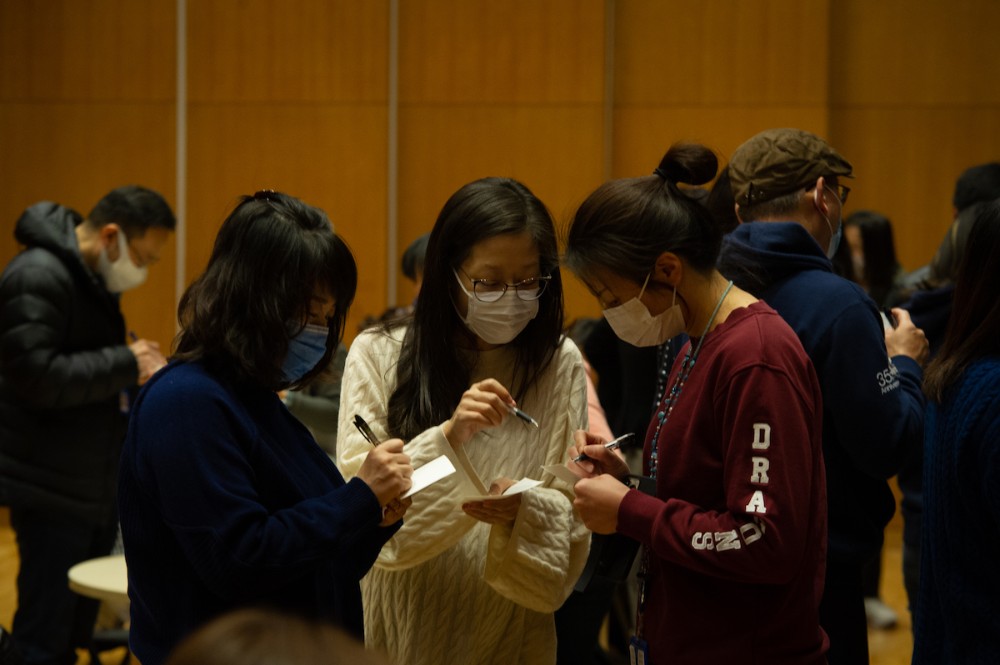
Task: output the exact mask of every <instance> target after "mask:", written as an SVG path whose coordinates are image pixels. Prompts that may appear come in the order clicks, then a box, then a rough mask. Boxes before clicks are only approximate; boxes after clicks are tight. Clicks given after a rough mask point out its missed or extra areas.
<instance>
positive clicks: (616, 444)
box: [573, 432, 635, 462]
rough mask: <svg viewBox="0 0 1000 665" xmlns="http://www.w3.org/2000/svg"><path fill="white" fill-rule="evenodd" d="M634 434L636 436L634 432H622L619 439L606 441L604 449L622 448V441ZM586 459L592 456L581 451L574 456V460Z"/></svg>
mask: <svg viewBox="0 0 1000 665" xmlns="http://www.w3.org/2000/svg"><path fill="white" fill-rule="evenodd" d="M633 436H635V434H633V433H632V432H629V433H628V434H622V435H621V436H620V437H618V438H617V439H612V440H611V441H608V442H607V443H605V444H604V449H605V450H615V449H616V448H620V447H621V445H622V442H623V441H625V439H628V438H630V437H633ZM585 459H590V458H589V457H587V456H586V455H585V454H583V453H580V454H579V455H577V456H576V457H574V458H573V461H574V462H582V461H583V460H585Z"/></svg>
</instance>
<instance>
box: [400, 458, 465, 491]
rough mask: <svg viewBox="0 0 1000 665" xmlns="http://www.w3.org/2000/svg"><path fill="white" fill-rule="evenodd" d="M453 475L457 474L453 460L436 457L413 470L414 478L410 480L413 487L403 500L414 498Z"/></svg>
mask: <svg viewBox="0 0 1000 665" xmlns="http://www.w3.org/2000/svg"><path fill="white" fill-rule="evenodd" d="M453 473H455V465H454V464H452V463H451V460H450V459H448V458H447V456H445V455H440V456H439V457H435V458H434V459H432V460H431V461H430V462H428V463H427V464H424V465H422V466H419V467H417V468H416V469H414V470H413V476H412V477H411V478H410V480H412V481H413V486H412V487H411V488H410V489H409V490H407V492H406V494H404V495H403V496H402V498H404V499H405V498H407V497H410V496H413V495H414V494H416V493H417V492H419V491H420V490H422V489H424V488H426V487H429V486H430V485H433V484H434V483H436V482H437V481H439V480H441V479H442V478H447V477H448V476H450V475H451V474H453Z"/></svg>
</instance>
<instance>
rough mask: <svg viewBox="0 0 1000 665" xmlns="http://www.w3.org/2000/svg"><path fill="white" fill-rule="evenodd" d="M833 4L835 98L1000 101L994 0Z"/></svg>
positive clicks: (952, 103)
mask: <svg viewBox="0 0 1000 665" xmlns="http://www.w3.org/2000/svg"><path fill="white" fill-rule="evenodd" d="M834 7H835V9H834V11H833V12H832V14H831V25H830V32H831V49H832V56H833V57H832V58H831V61H830V64H831V67H830V83H831V90H832V97H833V101H834V103H835V104H838V105H840V104H848V105H859V104H860V105H869V104H878V105H885V106H891V107H894V108H906V107H919V106H945V107H956V106H973V107H983V106H991V107H996V106H998V105H1000V85H998V83H1000V58H998V57H997V53H996V27H997V25H998V24H1000V3H997V2H995V0H950V1H947V2H946V1H945V0H934V1H933V2H911V1H909V0H880V1H879V2H869V1H866V0H841V1H840V2H837V3H835V5H834Z"/></svg>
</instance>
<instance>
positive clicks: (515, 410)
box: [504, 402, 538, 428]
mask: <svg viewBox="0 0 1000 665" xmlns="http://www.w3.org/2000/svg"><path fill="white" fill-rule="evenodd" d="M504 406H506V407H507V410H508V411H510V412H511V413H513V414H514V415H515V416H517V417H518V418H520V419H521V420H523V421H524V422H526V423H529V424H531V425H534V426H535V427H536V428H537V427H538V421H537V420H535V419H534V418H532V417H531V416H529V415H528V414H527V413H525V412H524V411H522V410H521V409H519V408H517V407H516V406H512V405H510V404H507V403H506V402H504Z"/></svg>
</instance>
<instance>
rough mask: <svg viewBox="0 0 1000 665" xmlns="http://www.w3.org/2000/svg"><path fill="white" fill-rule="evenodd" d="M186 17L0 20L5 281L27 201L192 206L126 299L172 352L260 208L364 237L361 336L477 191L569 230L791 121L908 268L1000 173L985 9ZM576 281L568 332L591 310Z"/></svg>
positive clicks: (458, 6) (755, 4)
mask: <svg viewBox="0 0 1000 665" xmlns="http://www.w3.org/2000/svg"><path fill="white" fill-rule="evenodd" d="M182 1H183V0H143V2H133V1H131V0H43V1H40V2H36V1H31V0H0V183H2V186H3V196H2V197H0V263H4V264H5V263H6V262H7V261H8V260H9V259H10V258H11V257H12V256H13V255H14V254H15V252H16V251H17V247H16V245H15V243H14V239H13V236H12V230H13V224H14V221H15V220H16V219H17V217H18V215H19V214H20V212H21V211H22V210H23V209H24V208H25V207H26V206H28V205H30V204H31V203H33V202H35V201H38V200H41V199H52V200H56V201H59V202H62V203H64V204H67V205H70V206H72V207H74V208H77V209H78V210H80V211H81V212H84V213H86V212H87V211H88V210H89V209H90V207H91V206H92V205H93V204H94V203H95V202H96V201H97V199H98V198H100V197H101V196H102V195H103V194H104V193H106V192H107V191H108V190H110V189H111V188H113V187H115V186H117V185H120V184H125V183H129V182H136V183H140V184H144V185H146V186H149V187H152V188H154V189H156V190H158V191H160V192H162V193H163V194H164V196H166V198H167V199H168V200H169V201H170V202H171V203H172V204H174V205H176V204H177V202H178V200H183V201H185V202H186V205H185V206H184V210H183V211H182V213H183V217H184V219H185V220H186V227H185V228H186V231H185V241H184V246H183V247H180V248H177V247H175V246H172V247H171V248H170V249H169V251H167V252H166V253H165V255H164V259H163V261H162V262H161V263H160V264H159V265H157V266H156V267H155V268H154V269H153V270H152V271H151V273H150V280H149V282H148V283H147V284H146V285H145V286H143V287H142V288H140V289H138V290H136V291H134V292H130V293H128V294H126V296H125V298H124V306H125V310H126V314H127V316H128V319H129V325H130V327H131V328H133V329H135V330H136V331H137V332H139V333H140V334H141V335H143V336H147V337H150V338H154V339H159V340H160V341H161V342H164V343H166V342H168V341H169V340H170V339H171V338H172V336H173V334H174V330H175V327H174V326H175V323H174V319H175V312H174V309H175V303H176V301H177V298H178V296H179V294H178V293H177V287H176V282H177V281H178V276H179V277H180V282H182V283H184V284H186V283H188V282H190V280H191V279H193V278H194V277H195V276H196V275H197V274H198V272H199V271H200V270H201V269H202V268H203V266H204V264H205V261H206V259H207V257H208V254H209V251H210V249H211V244H212V240H213V238H214V236H215V232H216V230H217V229H218V226H219V224H220V223H221V221H222V219H223V218H224V217H225V215H226V214H227V213H228V211H229V210H230V209H231V208H232V206H233V205H234V203H235V201H236V199H237V197H238V196H239V195H241V194H245V193H251V192H253V191H255V190H257V189H261V188H272V189H279V190H283V191H286V192H289V193H291V194H294V195H297V196H299V197H301V198H302V199H304V200H305V201H307V202H308V203H311V204H313V205H316V206H319V207H321V208H323V209H324V210H326V211H327V213H328V214H329V215H330V217H331V219H332V220H333V222H334V225H335V226H336V228H337V230H338V232H340V233H341V234H342V235H343V236H344V237H345V238H346V239H347V241H348V242H349V243H350V245H351V246H352V248H353V249H354V251H355V253H356V254H357V257H358V260H359V263H360V267H361V283H360V287H359V292H358V297H357V300H356V304H355V307H354V310H353V312H352V324H353V323H357V321H359V320H360V319H361V318H362V317H363V316H364V315H367V314H377V313H379V312H381V311H382V310H383V309H384V308H385V307H386V306H387V305H389V304H397V303H389V302H388V299H389V294H390V293H391V292H396V293H398V294H399V295H398V296H397V298H396V300H397V301H405V300H406V299H408V297H409V294H410V291H409V289H408V288H407V286H406V283H405V281H403V280H402V278H400V277H398V276H397V273H398V270H396V269H395V264H397V263H398V259H399V255H400V254H401V253H402V251H403V249H404V248H405V247H406V245H407V244H408V243H409V242H410V241H411V240H412V239H413V238H415V237H417V236H418V235H420V234H421V233H423V232H424V231H426V230H429V229H430V227H431V225H432V224H433V222H434V219H435V217H436V215H437V212H438V210H439V209H440V208H441V206H442V204H443V203H444V201H445V200H446V199H447V198H448V196H449V195H450V194H451V193H452V192H454V191H455V190H456V189H457V188H458V187H460V186H461V185H462V184H464V183H466V182H468V181H471V180H473V179H476V178H479V177H483V176H487V175H506V176H512V177H515V178H518V179H520V180H522V181H523V182H524V183H525V184H527V185H528V186H529V187H530V188H531V189H532V190H533V191H535V193H536V194H538V195H539V197H540V198H541V199H542V200H543V201H545V202H546V203H547V204H548V206H549V207H550V209H551V210H552V212H553V214H554V215H555V216H556V219H557V223H558V224H560V225H563V224H565V222H566V220H567V219H568V217H569V216H570V215H571V214H572V211H573V209H574V208H575V206H576V205H577V204H578V203H579V202H580V201H581V200H582V199H583V198H584V197H585V196H586V195H587V194H588V193H589V192H590V191H591V190H592V189H593V188H594V187H596V186H597V185H598V184H600V183H601V182H602V180H604V179H605V178H607V177H622V176H632V175H639V174H645V173H649V172H650V171H651V170H652V169H653V167H654V166H655V165H656V163H657V162H658V160H659V158H660V156H661V155H662V153H663V152H664V151H665V149H666V148H667V147H668V146H669V145H670V144H671V143H672V142H674V141H677V140H682V139H683V140H696V141H701V142H704V143H706V144H708V145H709V146H711V147H713V148H714V149H715V150H717V151H718V153H719V155H720V157H721V160H722V161H723V162H725V161H726V160H727V159H728V156H729V155H730V154H731V153H732V151H733V150H734V149H735V148H736V147H737V146H738V145H739V144H740V143H741V142H742V141H744V140H745V139H746V138H748V137H749V136H751V135H752V134H754V133H755V132H757V131H759V130H761V129H765V128H767V127H774V126H797V127H802V128H804V129H808V130H810V131H814V132H816V133H818V134H821V135H823V136H825V137H827V138H828V139H829V140H830V142H831V143H832V144H833V145H835V146H836V147H837V148H838V149H839V150H840V151H841V152H842V153H843V154H844V155H845V156H846V157H847V158H848V159H849V160H850V161H851V162H852V163H853V164H854V166H855V171H856V176H857V177H856V179H855V181H854V182H853V183H852V194H851V200H850V202H849V204H848V206H847V210H848V211H850V210H853V209H858V208H862V207H864V208H872V209H876V210H880V211H882V212H884V213H886V214H887V215H889V217H890V218H891V219H892V220H893V222H894V225H895V229H896V240H897V245H898V248H899V253H900V257H901V260H902V262H903V263H904V266H905V267H906V268H908V269H913V268H916V267H919V266H920V265H922V264H923V263H925V262H926V261H927V260H928V259H929V257H930V256H931V254H932V253H933V250H934V248H935V247H936V246H937V243H938V242H939V240H940V239H941V237H942V235H943V233H944V231H945V229H946V227H947V225H948V223H949V221H950V218H951V192H952V188H953V186H954V181H955V178H956V177H957V176H958V174H959V173H960V172H961V171H962V170H963V169H964V168H966V167H967V166H971V165H973V164H977V163H981V162H985V161H991V160H996V159H1000V129H998V122H997V118H1000V85H998V83H1000V59H998V58H996V57H995V55H994V54H993V52H992V51H993V47H992V44H993V39H992V33H991V29H992V27H993V26H995V25H997V24H998V21H1000V4H998V3H996V2H994V0H948V1H947V2H946V1H945V0H927V1H926V2H920V3H914V2H905V1H904V0H880V1H879V2H869V1H868V0H839V1H838V2H832V1H830V0H751V1H745V0H705V1H703V2H699V3H689V2H681V1H680V0H500V1H499V2H498V1H497V0H489V1H487V0H398V2H394V1H392V0H196V1H195V0H187V1H186V4H184V5H181V7H182V8H183V9H184V10H185V12H186V20H185V21H184V24H183V25H182V26H178V25H177V17H178V15H179V14H178V3H179V2H182ZM391 26H395V27H396V30H395V32H394V31H393V30H392V29H391ZM178 27H181V28H182V30H180V31H179V30H178ZM179 34H183V35H184V36H185V38H184V39H183V40H180V39H178V35H179ZM394 36H395V41H394ZM179 43H180V46H179V45H178V44H179ZM179 48H180V49H183V51H182V52H180V54H182V55H183V56H184V57H185V58H186V62H187V68H186V71H185V72H179V71H178V64H177V63H178V55H179V51H178V49H179ZM393 54H397V57H396V59H395V61H393ZM391 72H396V73H397V76H396V77H395V78H394V77H393V76H392V75H391ZM179 80H180V81H181V82H182V86H183V88H182V90H183V97H182V100H183V103H182V105H181V106H179V105H178V81H179ZM393 84H395V87H393ZM179 108H180V110H181V113H178V109H179ZM179 120H182V121H183V122H179ZM179 126H181V127H184V128H186V131H185V132H184V134H183V135H182V138H183V139H184V145H185V147H186V151H185V152H179V151H178V147H177V139H178V133H177V132H178V127H179ZM179 154H181V155H185V159H184V160H183V163H182V164H180V165H179V164H178V163H177V159H178V155H179ZM390 160H392V163H390ZM178 166H180V169H178ZM178 173H183V174H184V177H183V178H180V177H178ZM392 174H394V177H393V175H392ZM182 191H183V194H184V196H180V193H181V192H182ZM390 234H391V235H390ZM390 241H394V242H395V244H396V246H397V248H398V251H397V252H396V255H395V256H393V257H390V256H389V255H388V249H387V248H388V247H389V246H390ZM390 262H391V263H390ZM390 280H392V283H390ZM566 282H567V290H568V294H567V300H568V316H569V317H571V318H572V317H577V316H581V315H595V314H596V313H597V309H596V306H595V305H594V303H593V302H591V299H590V297H589V296H587V295H586V293H585V292H584V290H583V289H582V288H581V287H580V286H579V285H578V284H577V283H576V282H575V280H573V279H572V278H568V279H567V280H566ZM351 329H352V330H351V331H349V332H353V325H352V326H351Z"/></svg>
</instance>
